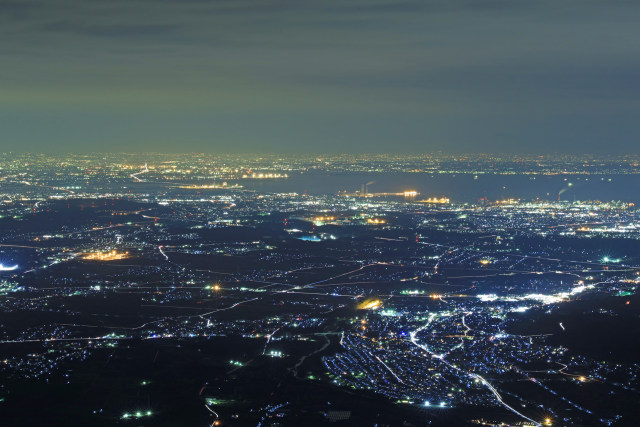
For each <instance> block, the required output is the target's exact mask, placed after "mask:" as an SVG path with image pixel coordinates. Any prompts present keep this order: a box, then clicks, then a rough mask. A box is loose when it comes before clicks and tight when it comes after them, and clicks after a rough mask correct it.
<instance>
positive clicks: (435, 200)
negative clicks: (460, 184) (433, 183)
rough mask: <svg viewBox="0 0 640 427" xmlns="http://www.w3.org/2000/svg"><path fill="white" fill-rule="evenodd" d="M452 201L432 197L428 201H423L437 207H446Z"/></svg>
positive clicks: (446, 198)
mask: <svg viewBox="0 0 640 427" xmlns="http://www.w3.org/2000/svg"><path fill="white" fill-rule="evenodd" d="M450 201H451V200H449V198H448V197H440V198H437V197H430V198H428V199H426V200H422V202H423V203H431V204H436V205H444V204H447V203H449V202H450Z"/></svg>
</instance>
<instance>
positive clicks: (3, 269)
mask: <svg viewBox="0 0 640 427" xmlns="http://www.w3.org/2000/svg"><path fill="white" fill-rule="evenodd" d="M17 269H18V264H16V265H14V266H13V267H5V266H4V264H0V271H13V270H17Z"/></svg>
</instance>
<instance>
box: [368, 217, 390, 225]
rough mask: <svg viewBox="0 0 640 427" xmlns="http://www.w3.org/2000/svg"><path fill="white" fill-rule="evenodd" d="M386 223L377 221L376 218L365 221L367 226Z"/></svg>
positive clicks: (380, 220) (382, 220)
mask: <svg viewBox="0 0 640 427" xmlns="http://www.w3.org/2000/svg"><path fill="white" fill-rule="evenodd" d="M386 223H387V221H385V220H384V219H378V218H369V219H367V224H386Z"/></svg>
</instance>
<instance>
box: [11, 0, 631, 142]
mask: <svg viewBox="0 0 640 427" xmlns="http://www.w3.org/2000/svg"><path fill="white" fill-rule="evenodd" d="M639 18H640V4H638V3H637V2H631V1H627V2H625V1H621V2H615V3H610V4H606V5H605V4H602V3H601V2H596V1H592V0H582V1H576V0H567V1H564V2H562V3H561V4H559V3H558V2H556V1H550V0H540V1H536V2H530V1H525V0H509V1H501V0H466V1H465V0H463V1H459V2H445V1H435V0H431V1H429V0H420V1H418V0H415V1H414V0H400V1H398V0H396V1H390V0H368V1H364V0H353V1H349V2H344V1H340V0H326V1H322V2H313V1H306V0H302V1H284V0H270V1H267V0H251V1H249V0H217V1H204V0H181V1H178V0H161V1H158V0H128V1H125V0H111V1H98V0H93V1H80V0H58V1H56V2H50V1H45V0H25V1H6V2H2V3H0V55H2V58H3V66H2V67H1V68H0V92H1V93H2V96H1V97H0V129H2V131H1V132H2V137H3V140H4V141H8V142H7V144H8V143H9V142H10V141H19V143H16V145H15V146H19V147H23V146H25V144H29V145H30V146H33V147H38V146H39V145H38V144H39V142H38V141H39V140H40V139H43V138H45V137H46V138H47V139H49V140H53V141H56V143H58V144H63V145H64V144H67V145H68V146H70V147H71V146H73V147H79V146H82V147H87V148H88V149H90V148H92V147H93V146H92V145H90V144H89V145H87V144H86V143H85V142H86V141H87V140H93V141H95V140H97V139H96V138H95V135H96V134H101V135H103V136H104V137H105V138H106V137H107V136H109V137H110V138H120V139H122V140H127V141H128V143H127V146H131V147H132V146H136V145H135V144H136V143H135V140H136V139H139V140H140V142H139V143H138V144H139V147H141V149H142V148H144V147H145V146H146V144H147V142H145V141H148V140H157V139H158V138H162V139H166V138H167V137H168V136H169V135H171V136H172V137H175V138H178V137H182V138H183V139H185V140H188V141H190V142H189V144H191V145H190V147H192V148H193V149H203V148H205V149H206V148H209V147H213V148H212V149H214V148H215V147H217V145H216V144H219V142H216V141H219V140H220V139H223V140H234V141H244V142H242V144H245V145H246V146H248V147H249V146H253V147H254V148H256V149H260V147H273V146H274V144H276V145H277V144H280V145H282V146H284V147H296V148H300V149H302V150H303V149H304V147H305V146H306V145H305V144H308V146H309V147H311V146H314V147H317V146H319V145H322V146H324V147H327V148H328V149H333V148H331V147H335V149H340V148H343V149H344V147H346V143H349V144H350V146H351V147H353V150H354V151H361V149H362V147H378V148H379V149H384V148H385V147H389V145H388V142H389V141H390V140H393V141H394V143H393V147H394V149H399V150H406V151H415V150H426V151H428V150H430V149H440V148H447V149H451V150H469V149H473V148H474V147H475V146H478V147H483V148H486V149H487V150H490V151H491V150H502V149H511V150H514V151H517V150H520V149H521V150H530V149H532V147H534V148H544V147H547V146H548V147H550V148H554V149H561V150H563V149H564V150H566V151H572V150H575V148H576V147H584V144H585V141H586V143H587V145H588V146H589V147H591V148H593V149H599V147H603V146H604V145H602V144H598V141H597V140H596V138H598V139H605V138H607V135H608V134H609V135H612V136H614V137H615V140H612V141H608V143H607V144H606V147H607V148H609V149H616V150H636V151H637V150H638V148H637V147H636V145H637V144H636V141H637V138H638V136H639V134H640V129H639V126H640V125H638V123H640V120H639V119H640V117H638V114H640V113H637V112H640V84H639V83H638V82H637V78H636V75H637V70H638V65H640V64H638V60H637V58H640V47H639V46H638V44H637V43H636V42H635V41H636V40H638V39H639V38H640V30H639V29H638V26H637V21H638V19H639ZM54 123H58V124H66V125H64V126H63V125H56V124H54ZM136 123H144V124H145V125H144V126H141V127H140V128H139V129H138V128H136V126H135V124H136ZM152 123H157V125H155V126H154V125H150V124H152ZM169 125H170V126H169ZM72 126H73V130H72V129H71V127H72ZM105 138H102V139H101V140H104V139H105ZM541 139H543V140H544V141H541ZM545 144H546V145H545Z"/></svg>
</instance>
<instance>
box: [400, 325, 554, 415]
mask: <svg viewBox="0 0 640 427" xmlns="http://www.w3.org/2000/svg"><path fill="white" fill-rule="evenodd" d="M434 318H435V315H431V316H430V317H429V321H428V322H427V323H426V324H425V325H423V326H421V327H420V328H418V329H416V330H415V331H413V332H411V333H410V334H409V336H410V340H411V343H413V345H415V346H416V347H418V348H420V349H422V350H423V351H425V352H427V353H428V354H429V355H431V357H433V358H435V359H438V360H440V361H441V362H442V363H444V364H446V365H447V366H448V367H450V368H451V369H454V370H456V371H458V372H460V373H462V374H464V375H466V376H468V377H471V378H473V379H474V380H478V381H480V382H481V383H482V385H484V386H485V387H487V388H488V389H489V390H490V391H491V393H493V395H494V396H495V398H496V400H497V401H498V402H499V403H500V404H501V405H502V406H503V407H504V408H506V409H508V410H509V411H511V412H513V413H514V414H516V415H518V416H520V417H521V418H524V419H525V420H527V421H530V422H532V423H534V424H535V425H537V426H541V425H542V424H540V423H539V422H537V421H534V420H532V419H531V418H529V417H527V416H526V415H524V414H522V413H520V412H518V411H517V410H516V409H514V408H513V407H511V406H509V404H507V403H506V402H505V401H504V400H503V399H502V396H501V395H500V393H499V392H498V390H496V388H495V387H493V386H492V385H491V383H489V381H487V380H486V379H485V378H484V377H482V376H480V375H478V374H474V373H472V372H466V371H463V370H462V369H460V368H458V367H456V366H454V365H452V364H451V363H449V362H448V361H447V360H445V358H444V355H439V354H435V353H434V352H433V351H431V350H430V349H429V347H428V346H427V345H426V344H419V343H418V340H417V339H416V335H417V334H418V333H419V332H422V331H423V330H425V329H426V328H428V327H429V325H430V324H431V322H432V321H433V319H434Z"/></svg>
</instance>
